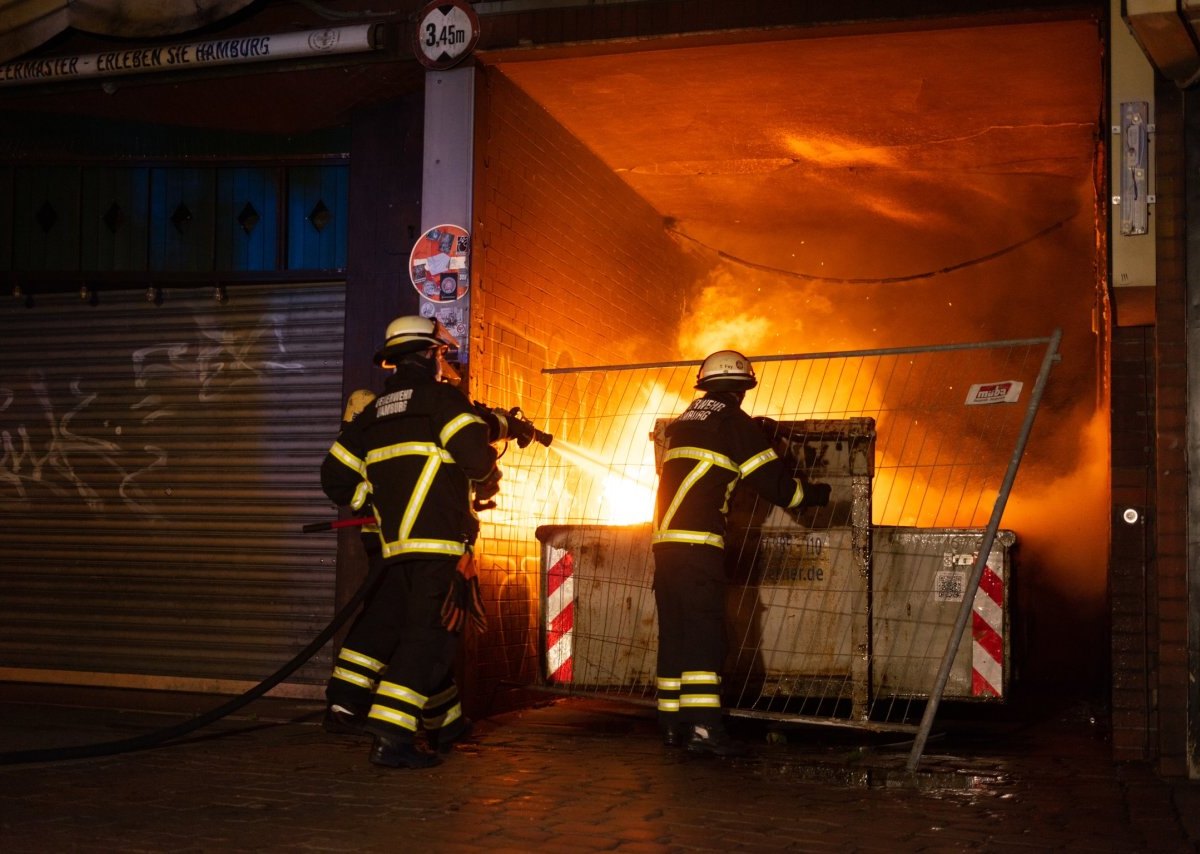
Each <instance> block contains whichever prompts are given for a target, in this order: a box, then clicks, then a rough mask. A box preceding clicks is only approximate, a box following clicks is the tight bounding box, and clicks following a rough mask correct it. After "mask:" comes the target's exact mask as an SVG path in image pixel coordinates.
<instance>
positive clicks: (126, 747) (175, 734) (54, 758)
mask: <svg viewBox="0 0 1200 854" xmlns="http://www.w3.org/2000/svg"><path fill="white" fill-rule="evenodd" d="M371 399H374V395H371V396H370V398H369V399H367V400H365V401H364V402H362V403H361V404H360V405H358V408H359V410H360V411H361V409H362V407H364V406H366V405H367V403H369V402H370V400H371ZM354 403H355V404H359V401H354ZM474 406H475V410H476V412H477V413H478V414H479V415H480V417H482V418H483V419H484V421H485V422H486V423H487V425H488V434H489V436H488V438H489V441H490V442H493V443H494V442H499V441H505V442H507V441H509V440H513V441H516V443H517V445H518V447H521V448H524V447H526V446H527V445H529V444H530V443H531V442H537V443H539V444H541V445H544V446H546V447H549V446H550V443H551V442H552V441H553V440H554V437H553V436H551V435H550V434H549V433H544V432H542V431H541V430H539V429H537V428H536V427H534V426H533V424H532V422H530V421H529V420H528V419H526V418H525V417H524V416H523V414H522V413H521V410H520V409H519V408H516V407H514V408H513V409H509V410H504V409H501V408H499V407H490V406H488V405H487V404H485V403H480V402H478V401H474ZM347 411H348V412H349V409H348V410H347ZM373 522H375V519H374V518H373V517H371V516H366V517H355V518H350V519H338V520H336V521H330V522H313V523H310V524H307V525H304V526H302V527H301V531H303V532H304V533H306V534H309V533H315V532H319V531H331V530H336V529H339V528H349V527H354V526H360V525H365V524H369V523H373ZM383 569H384V567H383V566H382V565H377V566H375V567H374V568H372V569H371V571H370V572H369V573H368V574H367V577H366V579H364V581H363V583H362V585H361V586H360V587H359V588H358V590H357V591H355V593H354V595H353V596H351V597H350V600H349V601H348V602H346V604H345V605H343V606H342V608H341V610H339V611H338V612H337V613H336V614H335V615H334V617H333V619H332V620H331V621H330V622H329V625H327V626H326V627H325V628H324V629H322V630H321V633H320V634H318V635H317V636H316V637H315V638H313V639H312V641H310V642H309V644H308V645H307V646H305V647H304V648H303V649H302V650H300V651H299V652H298V653H296V655H295V656H294V657H293V658H292V659H291V660H290V661H288V662H287V664H285V665H283V667H281V668H279V669H278V670H277V671H275V672H274V673H273V674H271V675H270V676H268V677H267V678H266V679H264V680H263V681H261V682H259V683H258V684H257V685H255V686H253V687H252V688H250V689H249V690H247V691H245V692H244V693H242V694H240V695H238V696H237V697H234V698H233V699H231V700H229V701H228V702H226V703H223V704H222V705H220V706H217V707H216V708H215V709H212V710H210V711H208V712H205V713H204V714H201V715H197V716H196V717H194V718H192V719H191V720H188V721H184V722H183V723H180V724H176V725H174V726H169V727H165V728H163V729H159V730H155V731H154V732H149V733H145V734H144V735H139V736H135V737H133V738H125V739H118V740H117V741H106V742H101V743H99V744H83V745H77V746H72V747H47V748H35V749H31V750H13V751H6V752H0V765H19V764H24V763H32V762H59V761H64V760H68V759H88V758H92V757H96V756H112V755H114V754H117V753H128V752H131V751H135V750H146V749H148V748H151V747H157V746H159V745H161V744H165V743H167V742H169V741H174V740H175V739H178V738H180V737H181V736H184V735H187V734H188V733H191V732H195V731H196V730H198V729H202V728H203V727H206V726H208V725H209V724H211V723H214V722H216V721H219V720H220V719H221V718H224V717H227V716H228V715H231V714H233V713H234V712H236V711H237V710H238V709H241V708H243V707H244V706H247V705H249V704H250V703H252V702H254V701H255V700H257V699H259V698H260V697H262V696H263V695H264V694H266V693H267V692H268V691H270V690H271V689H272V688H274V687H275V686H276V685H278V684H279V683H280V682H282V681H283V680H284V679H286V678H288V677H289V676H291V675H292V674H293V673H295V672H296V671H297V670H299V669H300V667H302V666H303V665H304V664H305V663H306V662H307V661H308V660H309V659H310V658H312V657H313V656H314V655H316V654H317V652H318V651H320V649H321V647H323V646H325V644H326V643H328V642H329V639H330V638H332V637H333V636H334V634H336V633H337V631H338V629H340V628H341V627H342V625H343V624H344V623H345V622H346V621H347V620H348V619H350V617H351V616H353V614H354V612H355V611H356V610H357V609H358V606H359V605H361V604H362V601H363V600H364V599H365V598H366V597H367V594H368V592H369V591H370V590H371V589H372V588H373V587H374V585H375V582H376V581H377V580H378V579H379V576H380V574H381V573H382V572H383Z"/></svg>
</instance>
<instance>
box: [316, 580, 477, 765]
mask: <svg viewBox="0 0 1200 854" xmlns="http://www.w3.org/2000/svg"><path fill="white" fill-rule="evenodd" d="M456 563H457V560H456V559H455V558H431V559H425V558H421V559H408V560H402V561H398V562H393V563H391V564H389V565H388V566H387V567H385V568H384V570H383V573H382V576H381V578H380V580H379V582H378V586H377V587H376V589H375V590H373V591H372V592H371V593H370V594H369V596H368V599H367V603H366V604H365V605H364V608H363V611H362V613H361V614H359V616H358V618H357V619H356V620H355V622H354V625H353V626H352V627H351V629H350V632H349V633H348V634H347V636H346V642H345V644H344V645H343V646H342V649H341V650H340V651H339V652H338V658H337V661H336V662H335V664H334V670H333V674H332V676H331V677H330V679H329V683H328V685H327V686H326V690H325V695H326V698H327V699H328V701H329V703H330V704H331V705H333V704H336V705H340V706H343V707H345V708H347V709H349V710H350V711H352V712H353V713H355V714H356V715H365V716H366V721H367V724H366V728H367V730H368V731H370V732H374V733H376V734H380V735H387V736H389V737H391V738H393V739H395V740H397V741H402V742H403V741H411V740H412V737H413V734H414V733H415V732H416V731H417V730H418V729H421V728H424V729H427V730H429V731H430V732H434V733H444V734H446V735H448V736H450V737H453V736H454V735H455V734H456V733H457V731H458V729H459V728H461V727H462V726H464V725H465V724H466V721H465V719H464V718H463V717H462V707H461V705H460V703H459V697H458V688H457V686H456V685H455V683H454V659H455V655H456V654H457V652H458V644H459V637H460V635H459V633H457V632H450V631H447V630H446V629H445V627H443V626H442V621H441V609H442V603H443V602H444V601H445V598H446V594H447V593H448V592H449V590H450V588H451V585H452V583H453V579H454V574H455V573H456V572H457V570H456V568H455V566H456Z"/></svg>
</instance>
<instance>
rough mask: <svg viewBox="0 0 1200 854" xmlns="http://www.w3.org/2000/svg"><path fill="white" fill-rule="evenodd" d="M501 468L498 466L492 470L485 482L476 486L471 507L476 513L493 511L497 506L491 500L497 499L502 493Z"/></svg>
mask: <svg viewBox="0 0 1200 854" xmlns="http://www.w3.org/2000/svg"><path fill="white" fill-rule="evenodd" d="M502 476H503V475H501V474H500V467H499V466H496V467H495V468H494V469H492V473H491V474H489V475H488V476H487V477H485V478H484V479H483V480H481V481H479V482H478V483H477V484H475V497H474V500H473V501H472V502H471V506H472V507H473V508H474V509H475V511H476V512H478V511H480V510H491V509H492V508H493V507H495V506H496V502H495V501H492V500H490V499H492V498H495V497H496V495H498V494H499V492H500V478H501V477H502Z"/></svg>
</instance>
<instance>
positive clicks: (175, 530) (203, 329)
mask: <svg viewBox="0 0 1200 854" xmlns="http://www.w3.org/2000/svg"><path fill="white" fill-rule="evenodd" d="M342 336H343V286H342V285H341V284H336V285H331V284H321V285H294V284H293V285H287V286H238V287H237V288H231V289H230V290H229V298H228V299H227V300H226V301H225V302H218V301H217V300H216V299H214V290H213V288H211V287H206V288H196V289H186V290H185V289H170V290H167V291H166V292H165V294H164V297H163V299H162V301H161V304H159V305H156V304H154V303H153V302H151V301H149V300H148V299H147V298H146V295H145V294H143V293H141V292H138V291H121V292H115V291H114V292H104V293H102V294H101V295H100V297H99V300H98V302H97V303H96V304H88V303H87V302H86V301H84V300H81V299H80V297H79V296H78V295H76V294H57V295H44V296H42V295H39V296H37V297H36V300H35V301H34V303H33V304H32V306H27V305H26V304H25V303H24V302H23V301H22V300H20V299H16V298H6V299H4V300H2V301H0V439H2V442H3V444H2V448H0V521H2V528H0V678H5V679H10V680H11V679H22V678H25V679H28V680H29V681H61V682H64V683H68V684H69V683H78V682H87V683H93V684H110V685H123V686H135V685H136V686H143V687H166V688H173V689H185V690H211V691H235V690H238V689H241V688H242V687H244V686H245V685H246V684H247V683H250V684H252V683H256V682H258V681H260V680H261V679H263V678H264V677H266V676H269V675H270V674H272V673H274V672H275V671H276V670H277V669H278V668H279V667H281V666H282V665H283V664H285V663H286V662H287V661H288V660H290V659H291V658H292V657H293V656H294V655H295V654H296V653H297V652H298V651H299V650H300V649H302V648H303V647H304V646H305V645H306V644H307V643H308V642H309V641H311V640H312V638H313V637H314V636H315V635H316V634H317V633H318V632H320V630H321V629H322V628H323V627H324V626H325V625H326V624H327V623H328V622H329V620H330V618H331V617H332V615H333V611H334V598H333V597H334V568H335V567H334V564H335V560H334V557H335V542H334V538H333V537H332V536H328V535H324V536H323V535H312V534H310V535H303V534H301V533H300V526H301V525H302V524H304V523H305V522H310V521H314V520H320V519H326V518H331V516H332V507H331V505H330V503H329V501H328V500H327V499H326V498H325V497H324V495H323V494H322V493H321V489H320V482H319V467H320V463H321V459H322V457H323V456H324V454H325V452H326V450H327V449H328V447H329V445H330V443H331V441H332V439H333V437H334V435H335V434H336V431H337V427H338V422H339V418H340V413H341V405H340V397H341V377H342V365H341V361H342V358H341V354H342ZM328 672H329V650H328V648H326V649H324V650H322V651H321V653H320V654H319V655H318V656H317V657H316V658H314V659H313V660H312V661H310V662H309V663H308V664H307V665H305V666H304V667H303V668H302V669H301V670H299V671H297V673H295V674H294V675H293V676H292V677H291V678H290V680H289V683H290V686H291V687H290V688H285V689H284V690H283V692H282V693H288V692H289V690H290V691H291V692H292V693H298V694H302V695H303V694H312V693H313V692H315V690H316V689H315V688H299V687H297V686H304V685H308V686H313V685H316V684H318V683H321V682H323V681H324V680H325V678H326V677H327V675H328Z"/></svg>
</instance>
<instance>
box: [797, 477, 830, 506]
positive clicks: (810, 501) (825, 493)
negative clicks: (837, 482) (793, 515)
mask: <svg viewBox="0 0 1200 854" xmlns="http://www.w3.org/2000/svg"><path fill="white" fill-rule="evenodd" d="M831 492H833V487H832V486H830V485H829V484H827V483H811V482H809V483H805V484H804V500H803V501H801V502H800V505H801V506H802V507H824V506H825V505H827V504H828V503H829V495H830V493H831Z"/></svg>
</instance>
